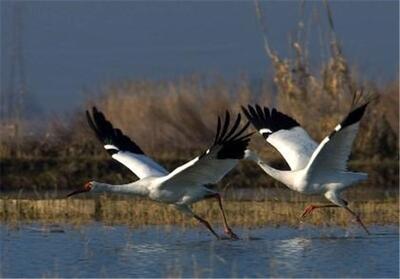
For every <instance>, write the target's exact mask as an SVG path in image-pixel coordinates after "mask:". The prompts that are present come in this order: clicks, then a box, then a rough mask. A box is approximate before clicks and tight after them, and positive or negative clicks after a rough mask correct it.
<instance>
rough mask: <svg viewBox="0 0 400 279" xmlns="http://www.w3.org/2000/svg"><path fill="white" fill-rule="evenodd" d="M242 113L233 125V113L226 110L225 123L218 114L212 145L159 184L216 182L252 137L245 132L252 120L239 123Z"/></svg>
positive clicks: (229, 167) (234, 161)
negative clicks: (222, 122)
mask: <svg viewBox="0 0 400 279" xmlns="http://www.w3.org/2000/svg"><path fill="white" fill-rule="evenodd" d="M240 120H241V115H240V113H239V114H238V116H237V118H236V120H235V123H234V124H233V126H232V127H231V128H229V126H230V125H229V124H230V115H229V112H228V111H227V112H226V114H225V120H224V124H223V126H222V125H221V119H220V117H218V126H217V134H216V136H215V140H214V143H213V145H212V146H211V147H210V148H209V149H207V150H206V151H205V152H204V153H203V154H201V155H200V156H198V157H196V158H194V159H193V160H191V161H189V162H187V163H186V164H184V165H182V166H180V167H178V168H176V169H175V170H174V171H172V172H171V173H170V174H169V175H168V178H167V180H166V181H164V182H163V184H162V186H161V187H160V188H164V189H166V188H168V187H184V186H188V187H190V186H194V185H206V184H211V183H217V182H218V181H219V180H220V179H221V178H222V177H224V176H225V175H226V174H227V173H228V172H229V171H230V170H231V169H232V168H233V167H234V166H235V165H236V164H237V162H238V161H239V159H242V158H243V156H244V151H245V149H246V147H247V145H248V143H249V141H250V135H251V133H250V134H243V133H244V131H245V130H246V129H247V127H248V126H249V123H247V124H246V125H244V126H243V127H242V128H241V129H239V126H240Z"/></svg>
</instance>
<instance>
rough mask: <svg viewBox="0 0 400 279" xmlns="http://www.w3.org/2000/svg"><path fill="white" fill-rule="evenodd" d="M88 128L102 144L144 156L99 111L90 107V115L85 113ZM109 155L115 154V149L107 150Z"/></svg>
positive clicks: (87, 112)
mask: <svg viewBox="0 0 400 279" xmlns="http://www.w3.org/2000/svg"><path fill="white" fill-rule="evenodd" d="M86 116H87V119H88V123H89V126H90V127H91V128H92V130H93V131H94V132H95V134H96V136H97V138H98V139H99V140H100V141H101V142H102V143H103V144H113V145H115V146H116V147H117V148H118V149H119V150H120V151H129V152H132V153H134V154H144V152H143V151H142V150H141V149H140V147H139V146H138V145H137V144H136V143H134V142H133V141H132V140H131V139H130V138H129V137H128V136H126V135H124V134H123V133H122V132H121V130H120V129H118V128H114V127H113V125H112V124H111V122H110V121H108V120H107V118H106V117H105V116H104V114H103V113H102V112H101V111H99V110H98V109H97V108H96V106H93V107H92V115H90V112H89V111H86ZM107 152H108V153H109V154H110V155H113V154H115V153H116V151H115V149H112V150H107Z"/></svg>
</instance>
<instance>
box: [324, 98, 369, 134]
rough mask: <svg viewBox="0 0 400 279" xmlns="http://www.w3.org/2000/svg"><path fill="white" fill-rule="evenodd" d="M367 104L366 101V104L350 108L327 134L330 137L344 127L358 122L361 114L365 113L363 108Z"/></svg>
mask: <svg viewBox="0 0 400 279" xmlns="http://www.w3.org/2000/svg"><path fill="white" fill-rule="evenodd" d="M368 104H369V103H366V104H364V105H362V106H360V107H358V108H356V109H354V110H352V111H351V112H350V113H349V114H348V115H347V116H346V117H345V119H343V121H342V122H341V123H340V124H339V125H338V126H337V127H336V128H335V130H333V132H332V133H331V134H330V135H329V138H330V139H331V138H332V137H333V136H334V135H335V134H336V133H337V132H339V131H341V130H343V129H344V128H346V127H348V126H351V125H353V124H356V123H358V122H360V120H361V118H362V117H363V115H364V113H365V109H366V108H367V106H368Z"/></svg>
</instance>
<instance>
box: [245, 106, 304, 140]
mask: <svg viewBox="0 0 400 279" xmlns="http://www.w3.org/2000/svg"><path fill="white" fill-rule="evenodd" d="M242 110H243V113H244V115H245V116H246V117H247V119H248V120H249V121H250V122H251V124H253V126H254V127H255V128H256V129H257V130H258V131H260V130H261V129H268V130H269V131H263V132H260V133H261V134H262V135H263V136H264V138H265V139H267V138H268V136H269V135H271V134H272V133H274V132H277V131H279V130H282V129H284V130H289V129H291V128H293V127H297V126H300V124H299V123H298V122H297V121H296V120H294V119H293V118H291V117H290V116H288V115H286V114H283V113H281V112H279V111H277V110H276V109H275V108H273V109H272V110H269V109H268V108H267V107H264V109H262V108H261V107H260V106H259V105H256V106H255V108H254V107H252V106H250V105H248V108H247V109H246V108H245V107H243V106H242Z"/></svg>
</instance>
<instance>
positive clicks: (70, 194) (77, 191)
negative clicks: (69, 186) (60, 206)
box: [67, 188, 89, 198]
mask: <svg viewBox="0 0 400 279" xmlns="http://www.w3.org/2000/svg"><path fill="white" fill-rule="evenodd" d="M88 191H89V190H88V189H85V188H83V189H78V190H75V191H73V192H71V193H69V194H68V195H67V198H68V197H70V196H73V195H76V194H80V193H85V192H88Z"/></svg>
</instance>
